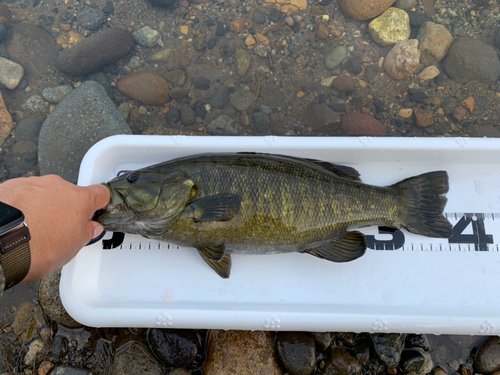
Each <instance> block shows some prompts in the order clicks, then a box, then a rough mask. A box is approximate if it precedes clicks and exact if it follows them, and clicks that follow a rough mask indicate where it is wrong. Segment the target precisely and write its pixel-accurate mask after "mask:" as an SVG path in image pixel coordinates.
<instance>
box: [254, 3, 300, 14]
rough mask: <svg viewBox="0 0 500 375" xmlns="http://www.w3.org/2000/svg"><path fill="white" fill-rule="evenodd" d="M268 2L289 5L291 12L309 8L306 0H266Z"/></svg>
mask: <svg viewBox="0 0 500 375" xmlns="http://www.w3.org/2000/svg"><path fill="white" fill-rule="evenodd" d="M264 2H265V3H266V4H282V5H286V6H288V9H289V12H290V13H295V12H298V11H300V10H304V9H306V8H307V1H306V0H264Z"/></svg>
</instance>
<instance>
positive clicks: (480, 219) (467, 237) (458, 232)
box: [448, 213, 493, 251]
mask: <svg viewBox="0 0 500 375" xmlns="http://www.w3.org/2000/svg"><path fill="white" fill-rule="evenodd" d="M471 224H472V234H463V231H464V230H465V228H467V227H468V226H469V225H471ZM448 243H458V244H474V247H475V250H476V251H488V244H492V243H493V235H491V234H486V230H485V228H484V215H483V214H472V213H467V214H464V216H462V218H461V219H460V220H459V221H458V223H457V224H455V226H454V227H453V234H452V235H451V237H450V238H449V239H448Z"/></svg>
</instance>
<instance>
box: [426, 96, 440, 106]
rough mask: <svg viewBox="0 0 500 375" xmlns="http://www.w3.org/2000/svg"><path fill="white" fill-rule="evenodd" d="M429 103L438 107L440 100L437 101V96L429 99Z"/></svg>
mask: <svg viewBox="0 0 500 375" xmlns="http://www.w3.org/2000/svg"><path fill="white" fill-rule="evenodd" d="M429 103H432V104H434V105H436V106H438V107H439V106H440V105H441V99H439V98H438V97H437V96H433V97H432V98H429Z"/></svg>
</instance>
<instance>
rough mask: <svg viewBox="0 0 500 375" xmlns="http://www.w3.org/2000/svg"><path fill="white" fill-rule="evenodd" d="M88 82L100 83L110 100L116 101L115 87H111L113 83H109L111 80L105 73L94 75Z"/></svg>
mask: <svg viewBox="0 0 500 375" xmlns="http://www.w3.org/2000/svg"><path fill="white" fill-rule="evenodd" d="M87 80H88V81H94V82H97V83H99V84H100V85H101V86H102V87H104V90H106V93H107V94H108V96H109V98H110V99H112V100H113V99H114V95H113V87H112V86H111V82H109V78H108V77H107V76H106V74H104V73H103V72H97V73H92V74H91V75H89V76H88V79H87Z"/></svg>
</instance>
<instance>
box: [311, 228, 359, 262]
mask: <svg viewBox="0 0 500 375" xmlns="http://www.w3.org/2000/svg"><path fill="white" fill-rule="evenodd" d="M365 250H366V238H365V236H364V234H363V233H361V232H358V231H354V232H347V233H346V234H344V235H342V236H341V237H339V238H335V239H333V240H331V241H329V242H327V243H325V244H322V245H319V246H316V247H313V248H312V249H309V250H306V251H304V252H305V253H308V254H311V255H314V256H316V257H318V258H321V259H326V260H329V261H332V262H338V263H342V262H349V261H351V260H354V259H357V258H359V257H360V256H362V255H363V254H364V253H365Z"/></svg>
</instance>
